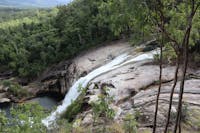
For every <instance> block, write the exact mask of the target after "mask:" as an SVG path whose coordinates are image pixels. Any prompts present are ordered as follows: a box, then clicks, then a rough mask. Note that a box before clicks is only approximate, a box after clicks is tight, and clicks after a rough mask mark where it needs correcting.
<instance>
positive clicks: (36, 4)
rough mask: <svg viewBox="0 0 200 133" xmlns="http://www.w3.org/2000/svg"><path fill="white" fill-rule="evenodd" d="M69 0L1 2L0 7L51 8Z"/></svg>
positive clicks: (3, 0)
mask: <svg viewBox="0 0 200 133" xmlns="http://www.w3.org/2000/svg"><path fill="white" fill-rule="evenodd" d="M70 1H71V0H1V1H0V7H18V8H24V7H53V6H57V5H64V4H67V3H69V2H70Z"/></svg>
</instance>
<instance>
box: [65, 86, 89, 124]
mask: <svg viewBox="0 0 200 133" xmlns="http://www.w3.org/2000/svg"><path fill="white" fill-rule="evenodd" d="M79 91H80V92H81V95H80V96H79V97H78V99H76V100H75V101H73V102H72V104H71V105H70V106H69V107H68V108H67V111H66V113H65V114H64V118H66V119H67V120H69V121H70V122H71V121H72V120H74V119H75V117H76V115H77V114H78V113H80V112H81V111H82V108H83V103H84V100H83V99H84V96H85V94H86V88H82V87H81V86H80V87H79Z"/></svg>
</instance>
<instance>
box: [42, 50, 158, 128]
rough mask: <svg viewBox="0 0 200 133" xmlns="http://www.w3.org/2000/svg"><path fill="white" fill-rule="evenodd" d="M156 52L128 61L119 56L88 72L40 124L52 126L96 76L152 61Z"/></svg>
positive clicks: (124, 57) (124, 56)
mask: <svg viewBox="0 0 200 133" xmlns="http://www.w3.org/2000/svg"><path fill="white" fill-rule="evenodd" d="M157 53H158V52H157V51H156V50H154V51H151V52H149V53H145V54H141V55H139V56H136V57H134V58H130V59H129V60H127V59H128V58H129V57H131V56H129V55H128V54H123V55H120V56H118V57H116V58H115V59H114V60H113V61H111V62H110V63H108V64H106V65H104V66H102V67H100V68H97V69H96V70H94V71H92V72H90V73H89V74H88V75H86V76H85V77H81V78H80V79H79V80H78V81H76V82H75V84H74V85H73V86H72V87H71V88H70V89H69V92H68V93H67V94H66V96H65V99H64V101H63V103H62V105H60V106H58V107H57V109H56V111H54V112H53V113H51V115H50V116H48V117H47V118H45V119H43V120H42V123H43V124H44V125H45V126H46V127H48V128H50V126H52V125H53V124H54V123H55V120H56V119H58V118H60V117H61V116H62V114H64V113H65V112H66V111H67V107H68V106H70V105H71V103H72V102H73V101H74V100H76V99H77V98H78V96H79V95H80V93H81V92H80V91H79V88H80V86H81V87H82V88H85V87H86V86H87V85H88V83H89V82H90V81H91V80H92V79H94V78H96V77H97V76H100V75H102V74H104V73H106V72H109V71H112V70H114V69H117V68H119V67H122V66H124V65H126V64H128V63H131V62H137V61H142V60H147V59H153V56H154V55H155V54H157Z"/></svg>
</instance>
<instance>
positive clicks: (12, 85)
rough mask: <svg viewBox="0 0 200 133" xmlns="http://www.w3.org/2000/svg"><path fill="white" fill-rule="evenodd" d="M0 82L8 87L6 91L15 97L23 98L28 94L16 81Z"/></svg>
mask: <svg viewBox="0 0 200 133" xmlns="http://www.w3.org/2000/svg"><path fill="white" fill-rule="evenodd" d="M2 84H3V86H4V87H8V88H9V89H8V92H9V93H11V94H12V95H14V96H15V97H17V98H23V97H26V96H28V92H27V90H26V89H24V88H23V87H22V86H21V85H19V84H18V83H16V82H12V81H10V80H4V81H3V82H2Z"/></svg>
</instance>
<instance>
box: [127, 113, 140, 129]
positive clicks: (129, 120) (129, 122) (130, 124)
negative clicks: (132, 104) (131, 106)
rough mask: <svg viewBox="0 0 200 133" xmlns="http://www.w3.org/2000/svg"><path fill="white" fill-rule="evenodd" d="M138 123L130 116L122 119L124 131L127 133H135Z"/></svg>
mask: <svg viewBox="0 0 200 133" xmlns="http://www.w3.org/2000/svg"><path fill="white" fill-rule="evenodd" d="M137 126H138V123H137V121H136V118H135V116H134V115H132V114H127V115H126V116H125V118H124V129H125V131H126V132H127V133H137Z"/></svg>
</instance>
